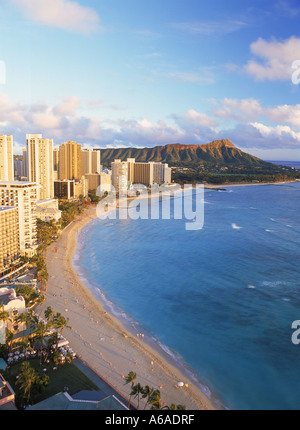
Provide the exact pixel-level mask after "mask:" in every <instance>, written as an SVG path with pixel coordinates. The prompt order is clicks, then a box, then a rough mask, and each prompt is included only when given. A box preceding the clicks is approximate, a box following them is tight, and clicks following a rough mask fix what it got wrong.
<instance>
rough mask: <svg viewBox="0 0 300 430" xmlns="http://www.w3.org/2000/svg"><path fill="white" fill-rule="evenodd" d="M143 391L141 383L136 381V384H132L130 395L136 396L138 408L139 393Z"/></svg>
mask: <svg viewBox="0 0 300 430" xmlns="http://www.w3.org/2000/svg"><path fill="white" fill-rule="evenodd" d="M142 393H143V387H142V386H141V384H140V383H139V382H138V383H137V384H136V385H134V386H133V387H132V390H131V393H130V395H131V396H134V398H136V397H137V398H138V409H140V394H142Z"/></svg>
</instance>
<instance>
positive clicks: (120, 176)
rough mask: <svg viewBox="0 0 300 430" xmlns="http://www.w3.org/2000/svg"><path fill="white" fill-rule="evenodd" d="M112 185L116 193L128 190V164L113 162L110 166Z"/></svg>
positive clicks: (118, 161) (119, 161)
mask: <svg viewBox="0 0 300 430" xmlns="http://www.w3.org/2000/svg"><path fill="white" fill-rule="evenodd" d="M111 170H112V185H113V187H114V188H115V190H116V192H117V193H126V192H127V190H128V163H127V162H126V161H123V162H122V161H121V160H115V161H114V162H113V163H112V164H111Z"/></svg>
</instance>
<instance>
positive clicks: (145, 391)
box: [142, 385, 154, 410]
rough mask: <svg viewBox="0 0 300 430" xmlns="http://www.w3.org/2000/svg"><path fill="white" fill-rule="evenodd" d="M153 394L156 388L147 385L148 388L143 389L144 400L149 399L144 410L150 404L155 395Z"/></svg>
mask: <svg viewBox="0 0 300 430" xmlns="http://www.w3.org/2000/svg"><path fill="white" fill-rule="evenodd" d="M153 392H154V388H151V387H149V385H146V387H144V388H143V394H142V399H145V398H146V397H147V401H146V404H145V407H144V410H145V409H146V407H147V406H148V404H149V403H150V399H151V396H152V395H153Z"/></svg>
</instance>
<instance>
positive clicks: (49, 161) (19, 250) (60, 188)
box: [0, 134, 171, 275]
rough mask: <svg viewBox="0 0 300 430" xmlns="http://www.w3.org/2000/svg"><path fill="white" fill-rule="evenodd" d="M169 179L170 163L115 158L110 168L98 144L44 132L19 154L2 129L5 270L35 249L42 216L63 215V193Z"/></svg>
mask: <svg viewBox="0 0 300 430" xmlns="http://www.w3.org/2000/svg"><path fill="white" fill-rule="evenodd" d="M170 182H171V169H170V168H169V167H168V165H167V164H162V163H154V162H150V163H137V162H136V160H135V159H127V161H124V162H122V161H121V160H115V161H114V162H113V163H112V165H111V171H110V170H106V171H103V169H102V166H101V153H100V150H99V149H84V148H82V146H81V144H79V143H76V142H74V141H68V142H66V143H63V144H61V145H60V146H59V147H56V148H54V147H53V140H52V139H45V138H43V136H42V135H41V134H27V135H26V147H24V149H23V156H16V157H15V158H14V154H13V136H6V135H2V136H1V135H0V275H1V274H3V273H4V272H5V271H6V270H9V269H10V268H11V266H12V265H14V264H15V262H16V261H17V260H18V259H19V256H20V255H22V254H23V255H25V254H27V255H28V256H32V255H34V253H35V252H36V248H37V231H36V224H37V223H36V221H37V218H40V219H42V220H44V221H49V220H54V221H58V220H59V218H60V217H61V212H60V211H59V209H58V199H79V198H80V197H83V198H84V197H87V195H88V192H89V190H96V189H97V188H98V187H99V186H103V185H104V186H105V188H104V189H105V190H107V191H109V190H110V189H111V186H112V185H113V186H114V187H115V189H116V191H117V192H120V191H123V192H124V191H126V190H128V189H129V188H130V186H131V185H132V184H133V183H138V184H144V185H146V186H150V185H153V184H159V185H161V184H164V183H170Z"/></svg>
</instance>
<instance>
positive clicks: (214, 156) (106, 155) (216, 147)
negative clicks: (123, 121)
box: [101, 139, 272, 168]
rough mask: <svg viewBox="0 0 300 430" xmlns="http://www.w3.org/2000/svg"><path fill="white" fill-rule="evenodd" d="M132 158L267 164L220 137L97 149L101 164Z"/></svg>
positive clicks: (183, 161) (147, 160) (265, 165)
mask: <svg viewBox="0 0 300 430" xmlns="http://www.w3.org/2000/svg"><path fill="white" fill-rule="evenodd" d="M127 158H135V159H136V162H149V161H155V162H162V163H168V164H170V166H172V165H174V166H175V165H179V164H181V165H189V164H195V163H196V164H204V165H205V164H209V165H212V164H219V165H236V166H237V165H238V166H247V167H251V166H253V167H262V168H263V167H270V166H271V165H272V163H269V162H266V161H263V160H261V159H260V158H257V157H255V156H253V155H250V154H248V153H246V152H243V151H241V150H240V149H238V148H237V147H236V146H235V145H234V144H233V143H232V142H231V141H230V140H228V139H220V140H214V141H213V142H210V143H207V144H202V145H184V144H181V143H174V144H167V145H164V146H155V147H152V148H115V149H112V148H108V149H101V163H103V164H105V165H109V164H111V163H112V162H113V161H114V160H115V159H120V160H122V161H126V160H127Z"/></svg>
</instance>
